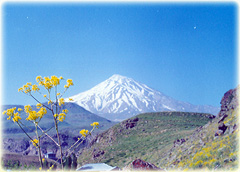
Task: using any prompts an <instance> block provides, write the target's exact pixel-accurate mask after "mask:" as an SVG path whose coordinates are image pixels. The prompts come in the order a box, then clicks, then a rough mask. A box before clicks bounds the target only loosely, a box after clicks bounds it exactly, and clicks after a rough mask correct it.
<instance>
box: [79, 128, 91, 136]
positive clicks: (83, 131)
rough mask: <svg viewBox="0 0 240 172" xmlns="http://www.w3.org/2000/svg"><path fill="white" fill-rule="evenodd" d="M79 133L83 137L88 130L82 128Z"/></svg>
mask: <svg viewBox="0 0 240 172" xmlns="http://www.w3.org/2000/svg"><path fill="white" fill-rule="evenodd" d="M79 133H80V134H82V136H83V137H86V135H88V133H89V132H88V130H85V129H83V130H81V131H80V132H79Z"/></svg>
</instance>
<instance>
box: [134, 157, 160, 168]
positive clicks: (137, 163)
mask: <svg viewBox="0 0 240 172" xmlns="http://www.w3.org/2000/svg"><path fill="white" fill-rule="evenodd" d="M130 168H131V170H163V169H161V168H159V167H157V166H155V165H154V164H151V163H149V162H146V161H143V160H141V159H136V160H135V161H133V162H132V163H131V164H130Z"/></svg>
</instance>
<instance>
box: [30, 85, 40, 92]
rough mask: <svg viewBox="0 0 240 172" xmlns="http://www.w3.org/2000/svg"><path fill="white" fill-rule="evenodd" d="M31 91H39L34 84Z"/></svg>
mask: <svg viewBox="0 0 240 172" xmlns="http://www.w3.org/2000/svg"><path fill="white" fill-rule="evenodd" d="M32 90H33V91H39V90H40V89H39V88H38V86H37V85H36V84H34V85H33V86H32Z"/></svg>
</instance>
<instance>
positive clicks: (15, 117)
mask: <svg viewBox="0 0 240 172" xmlns="http://www.w3.org/2000/svg"><path fill="white" fill-rule="evenodd" d="M15 110H16V107H13V108H10V109H7V110H5V111H3V115H4V114H7V116H8V118H7V120H11V118H12V120H13V122H18V121H19V119H22V118H21V117H20V114H19V113H18V112H15ZM18 111H19V112H20V111H22V109H21V108H18Z"/></svg>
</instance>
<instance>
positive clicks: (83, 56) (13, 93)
mask: <svg viewBox="0 0 240 172" xmlns="http://www.w3.org/2000/svg"><path fill="white" fill-rule="evenodd" d="M2 16H3V24H2V28H3V64H2V68H3V77H4V78H3V83H2V85H3V93H4V95H3V97H2V101H3V104H33V103H35V102H34V101H33V100H32V99H31V98H30V97H28V96H26V95H23V94H22V93H18V91H17V90H18V88H19V87H21V86H22V85H23V84H25V83H26V82H32V83H34V82H35V78H36V76H38V75H41V76H51V75H56V76H63V77H64V78H66V79H67V78H71V79H73V82H74V84H75V85H74V87H72V88H71V89H70V90H69V91H68V93H67V94H66V96H72V95H75V94H77V93H80V92H83V91H86V90H88V89H90V88H92V87H93V86H95V85H97V84H98V83H100V82H102V81H104V80H106V79H108V78H109V77H110V76H112V75H113V74H120V75H123V76H127V77H130V78H133V79H135V80H137V81H139V82H141V83H144V84H146V85H148V86H149V87H152V88H154V89H156V90H158V91H161V92H163V93H164V94H166V95H168V96H171V97H173V98H175V99H177V100H181V101H186V102H189V103H192V104H196V105H197V104H198V105H204V104H208V105H214V106H220V100H221V98H222V96H223V94H224V93H225V92H226V91H228V90H229V89H232V88H235V87H236V86H237V81H236V77H237V75H236V74H237V70H236V69H237V53H236V52H237V39H236V38H237V31H238V28H237V27H236V26H237V5H236V4H233V3H220V4H217V3H214V4H210V3H206V4H203V3H202V4H193V3H191V4H186V3H180V4H176V3H174V5H173V4H166V3H133V4H131V3H122V4H120V3H118V4H117V3H116V4H114V3H111V4H108V3H95V4H90V3H89V4H88V3H82V4H81V3H74V4H73V3H72V4H71V3H69V4H67V3H58V4H50V3H44V4H40V3H36V4H34V3H29V4H23V3H22V4H17V3H5V4H3V6H2Z"/></svg>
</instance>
